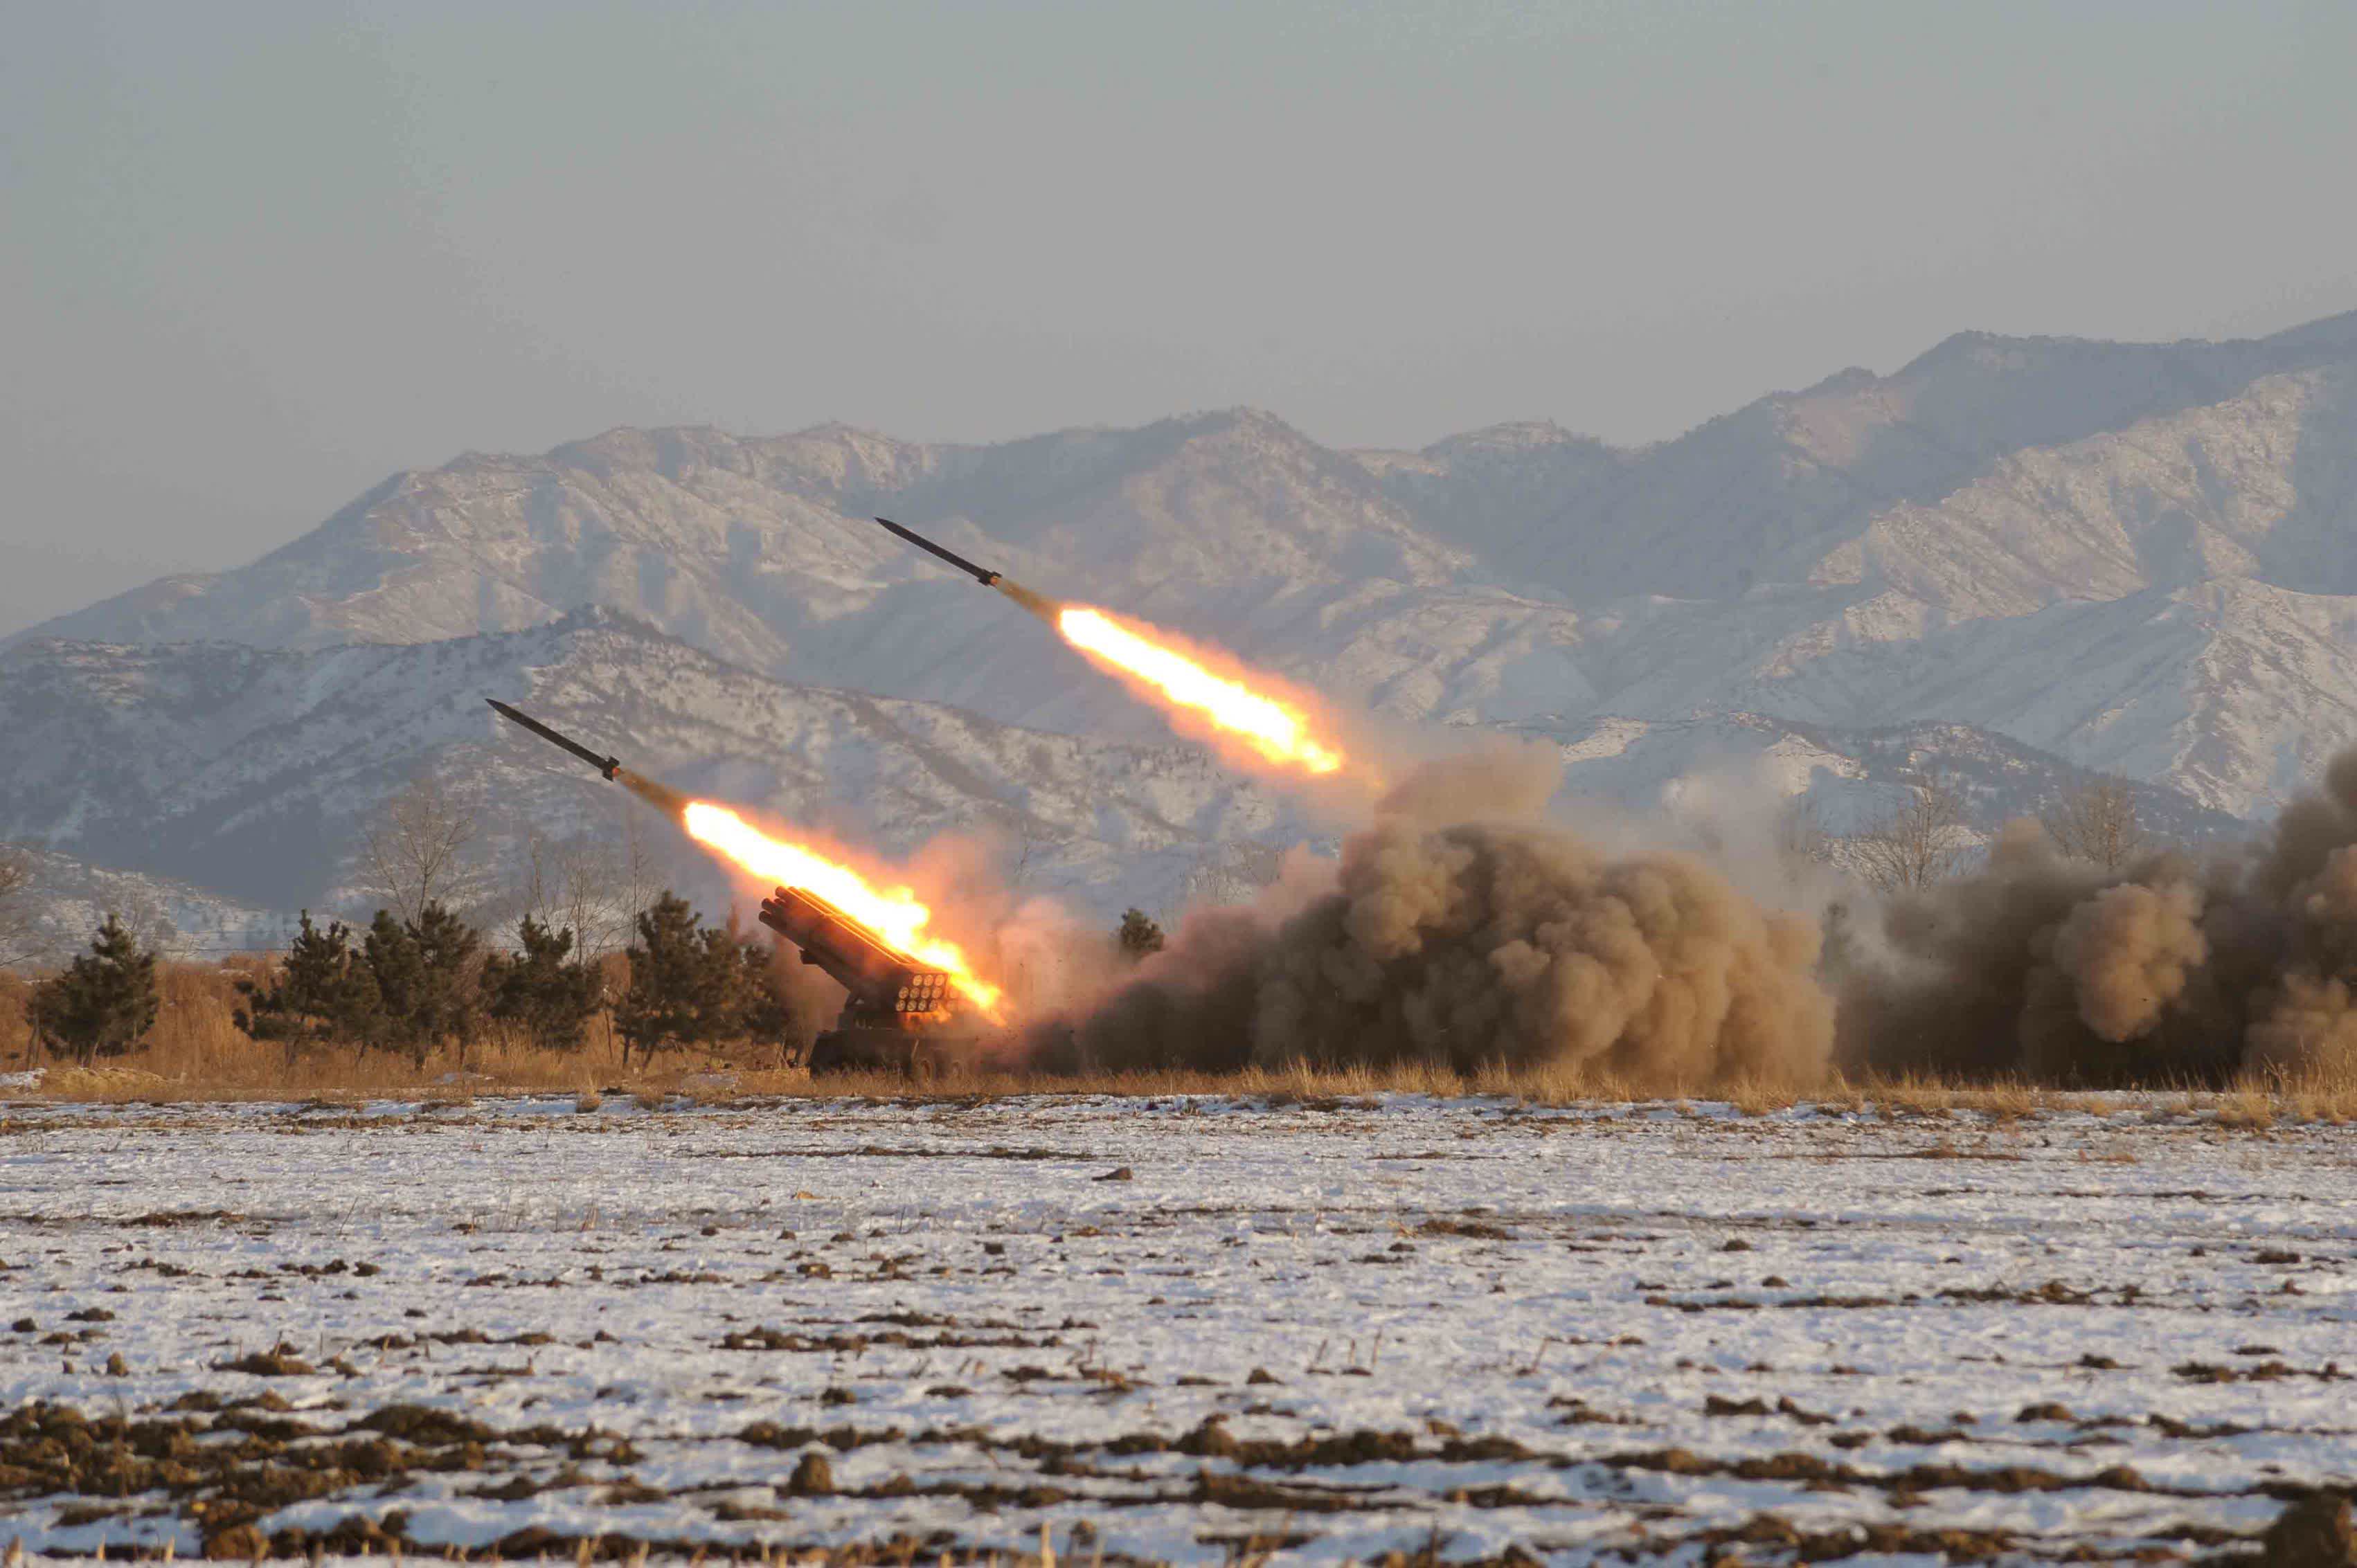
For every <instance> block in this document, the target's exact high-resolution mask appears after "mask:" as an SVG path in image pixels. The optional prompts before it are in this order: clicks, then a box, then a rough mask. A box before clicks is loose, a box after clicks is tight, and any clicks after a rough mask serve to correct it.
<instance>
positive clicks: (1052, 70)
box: [0, 0, 2357, 632]
mask: <svg viewBox="0 0 2357 1568" xmlns="http://www.w3.org/2000/svg"><path fill="white" fill-rule="evenodd" d="M0 29H4V30H0V38H5V45H0V266H5V274H0V277H5V288H0V363H5V375H0V474H5V480H6V485H5V493H0V509H5V510H0V632H5V631H6V630H9V629H13V628H16V627H18V626H21V625H23V624H26V623H28V622H30V621H32V620H34V619H37V618H40V617H42V616H45V615H48V614H50V613H54V612H56V611H58V610H61V609H65V608H70V607H76V606H78V605H79V604H81V602H83V601H85V600H88V599H90V598H92V597H95V596H98V595H99V594H101V593H104V592H112V591H113V590H116V589H119V588H123V587H127V586H130V585H134V584H135V583H138V582H141V581H144V580H145V579H147V578H149V577H151V576H154V575H158V574H160V573H163V572H167V571H176V570H185V569H189V568H200V567H201V568H210V567H218V566H225V565H230V564H236V563H238V562H241V561H242V560H245V559H248V558H250V557H251V556H253V555H254V554H256V553H260V552H261V551H263V550H264V549H266V548H268V547H270V546H273V545H274V544H277V543H280V542H284V541H285V540H286V539H289V538H291V537H293V536H294V535H296V533H298V532H301V531H302V530H303V529H305V528H306V527H307V526H309V525H310V524H312V523H314V522H316V521H318V520H319V519H321V518H323V517H325V516H326V515H327V514H328V512H330V511H332V510H335V509H336V508H337V507H339V506H340V505H341V504H342V503H343V502H344V501H346V500H347V499H350V497H351V496H352V495H353V494H355V493H356V492H358V491H359V490H360V489H362V488H364V487H365V486H367V485H369V484H371V483H373V482H374V481H375V480H377V479H379V478H382V477H383V476H384V475H385V474H387V473H389V472H391V471H393V469H395V468H399V467H413V466H430V465H434V464H438V463H441V462H443V461H445V460H447V459H448V458H449V457H451V456H454V455H456V454H457V452H459V451H461V450H464V449H467V448H469V447H473V448H481V449H491V450H516V449H538V448H542V447H545V446H550V445H553V444H554V443H556V442H558V441H561V440H565V439H568V438H571V437H575V436H579V435H588V434H591V433H594V432H596V431H597V430H601V429H604V428H606V427H608V426H610V425H615V424H663V423H682V422H705V423H711V424H719V425H722V426H724V427H726V428H728V429H732V430H737V431H743V432H763V433H766V432H774V431H780V430H787V429H792V428H796V427H799V426H802V425H806V424H814V423H816V422H819V421H821V420H825V419H831V418H839V419H844V420H848V421H851V422H854V423H856V424H866V425H873V426H877V427H879V428H882V429H885V430H888V431H890V432H893V433H895V434H898V435H910V436H920V437H931V438H949V439H967V440H978V439H989V438H995V437H1002V436H1008V435H1019V434H1025V433H1029V432H1033V431H1038V430H1041V429H1046V428H1050V427H1053V426H1058V425H1065V424H1126V423H1135V422H1139V421H1144V420H1146V419H1150V418H1154V417H1156V416H1157V415H1160V414H1164V413H1175V412H1179V411H1182V410H1187V409H1191V408H1203V407H1212V406H1220V405H1225V404H1231V403H1252V404H1256V405H1259V406H1263V407H1266V408H1270V409H1273V410H1275V411H1276V412H1277V413H1281V414H1282V415H1284V416H1285V417H1286V418H1288V419H1290V420H1292V421H1293V422H1294V423H1296V424H1298V425H1300V426H1301V427H1302V428H1303V429H1305V430H1307V431H1308V433H1309V434H1311V435H1314V436H1317V437H1318V438H1319V439H1321V440H1326V441H1330V442H1341V443H1348V444H1352V445H1422V444H1424V443H1425V442H1427V441H1430V440H1432V439H1435V438H1437V437H1438V436H1440V435H1446V434H1448V433H1449V432H1451V431H1455V430H1460V429H1465V428H1469V427H1471V426H1475V425H1479V424H1488V423H1491V422H1493V421H1497V420H1501V419H1510V418H1524V417H1548V418H1553V419H1556V420H1559V421H1561V422H1562V423H1564V424H1568V425H1571V426H1573V427H1575V428H1578V429H1582V430H1587V431H1592V432H1595V433H1597V434H1599V435H1605V436H1608V437H1610V438H1612V439H1615V440H1622V441H1637V440H1646V439H1652V438H1655V437H1659V436H1663V435H1672V434H1674V433H1676V432H1677V431H1679V430H1680V429H1682V428H1684V427H1686V426H1688V425H1690V424H1694V423H1695V422H1696V421H1699V420H1701V419H1704V418H1706V417H1708V416H1710V415H1712V414H1714V413H1720V412H1723V411H1725V410H1726V409H1727V408H1730V407H1732V406H1734V405H1736V404H1738V403H1742V402H1744V401H1746V400H1748V399H1749V398H1751V397H1753V396H1756V395H1758V394H1759V393H1760V392H1764V391H1768V390H1770V389H1772V388H1776V387H1788V386H1798V385H1803V384H1806V383H1808V382H1810V381H1815V380H1817V379H1819V378H1820V377H1822V376H1824V375H1826V374H1828V373H1830V372H1832V371H1835V370H1838V369H1840V368H1842V367H1844V366H1846V365H1850V364H1864V365H1867V366H1870V367H1873V368H1875V369H1877V370H1889V369H1891V368H1893V367H1895V366H1896V365H1898V364H1900V363H1901V362H1903V361H1904V360H1907V359H1909V358H1910V357H1912V356H1913V355H1914V354H1915V353H1917V352H1919V351H1921V349H1924V348H1927V347H1929V346H1930V345H1931V344H1932V342H1934V341H1935V340H1937V339H1938V338H1943V337H1944V336H1946V335H1947V334H1948V333H1950V332H1953V331H1955V330H1958V329H1962V328H1987V329H1991V330H1996V331H2005V332H2056V333H2071V334H2077V335H2082V336H2092V337H2125V338H2168V337H2179V336H2188V335H2199V336H2217V335H2226V334H2242V333H2257V332H2264V331H2268V330H2272V329H2274V328H2279V327H2283V326H2287V325H2290V324H2292V323H2294V322H2297V321H2300V320H2304V319H2308V318H2309V317H2316V316H2321V315H2326V314H2329V313H2331V312H2334V311H2338V310H2345V309H2349V308H2352V307H2357V203H2352V201H2351V200H2350V199H2349V188H2350V183H2349V182H2350V170H2351V167H2352V161H2353V160H2357V94H2352V92H2351V91H2350V88H2349V71H2350V68H2351V63H2352V60H2357V5H2350V4H2347V3H2345V0H2320V3H2319V4H2314V5H2247V4H2246V5H2212V4H2201V5H2194V4H2169V3H2165V0H2121V3H2117V4H2102V3H2093V0H2080V3H2073V4H2061V3H2053V4H2039V5H2002V4H1990V3H1986V0H1983V3H1978V4H1973V5H1912V4H1902V3H1899V0H1863V3H1859V4H1831V3H1828V4H1813V5H1793V4H1782V5H1756V4H1749V3H1745V4H1738V5H1680V4H1667V3H1656V4H1644V5H1555V6H1547V5H1534V4H1531V3H1529V0H1523V3H1519V4H1512V5H1477V4H1438V3H1433V0H1396V3H1392V4H1375V3H1362V4H1340V3H1335V4H1287V3H1285V0H1246V3H1241V4H1232V5H1231V4H1221V3H1217V0H1186V3H1183V4H1171V5H1159V4H1113V3H1104V0H1099V3H1091V4H1048V3H1036V0H1026V3H1016V0H1006V3H996V4H982V3H968V4H955V5H915V4H888V3H883V0H868V3H866V4H845V5H834V4H825V5H818V4H813V5H784V4H780V5H743V6H739V5H704V6H686V5H663V6H656V5H631V6H626V5H585V4H576V3H565V4H553V3H552V4H543V5H533V4H504V5H480V4H471V3H470V4H463V5H426V4H417V3H410V4H403V5H350V6H345V5H329V4H325V3H322V0H299V3H294V4H286V5H251V4H232V3H224V0H207V3H206V4H202V5H188V4H182V3H178V0H175V3H172V4H161V5H108V4H91V3H76V4H60V3H55V0H41V3H39V4H21V3H16V0H0Z"/></svg>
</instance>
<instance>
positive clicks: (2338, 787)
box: [1841, 752, 2357, 1084]
mask: <svg viewBox="0 0 2357 1568" xmlns="http://www.w3.org/2000/svg"><path fill="white" fill-rule="evenodd" d="M1884 935H1885V936H1886V938H1887V939H1888V941H1889V949H1890V958H1889V961H1887V962H1885V963H1882V964H1879V965H1877V966H1873V967H1869V968H1867V969H1864V970H1862V971H1860V972H1857V974H1855V975H1853V976H1852V977H1851V979H1850V982H1849V983H1848V984H1847V986H1846V988H1845V990H1844V993H1843V996H1842V1012H1841V1038H1842V1056H1843V1058H1844V1059H1845V1060H1846V1061H1847V1062H1849V1063H1851V1064H1854V1065H1856V1066H1859V1067H1863V1068H1867V1069H1875V1070H1881V1071H1902V1070H1917V1071H1935V1072H1953V1073H1966V1074H1975V1075H1980V1074H1996V1073H2007V1074H2019V1075H2022V1076H2026V1077H2029V1078H2032V1079H2039V1080H2041V1081H2047V1082H2061V1083H2090V1084H2120V1083H2165V1082H2215V1081H2218V1080H2220V1079H2224V1078H2227V1077H2230V1076H2232V1075H2233V1073H2234V1072H2236V1071H2237V1070H2239V1069H2265V1070H2275V1071H2282V1072H2290V1073H2299V1072H2304V1071H2309V1070H2312V1069H2345V1068H2347V1067H2350V1066H2352V1065H2357V1002H2352V995H2351V981H2352V978H2357V752H2348V753H2344V754H2342V755H2341V756H2340V757H2335V758H2334V759H2333V761H2332V762H2331V764H2330V766H2329V767H2328V768H2326V771H2325V780H2324V789H2322V790H2321V791H2320V792H2319V793H2317V794H2313V795H2309V796H2306V797H2303V798H2302V799H2301V800H2298V801H2296V802H2294V804H2293V805H2292V806H2291V807H2290V808H2289V809H2288V810H2287V811H2285V812H2284V814H2283V816H2282V817H2281V818H2280V819H2279V820H2278V821H2277V822H2276V826H2275V829H2274V831H2273V832H2271V833H2270V834H2269V835H2268V837H2267V839H2266V841H2265V842H2264V843H2261V844H2260V845H2259V846H2257V847H2256V848H2255V849H2254V850H2251V851H2248V852H2245V853H2243V854H2229V855H2222V856H2217V857H2214V858H2212V860H2211V861H2209V862H2208V863H2207V864H2196V863H2195V862H2193V861H2192V860H2190V859H2189V858H2187V857H2185V856H2183V855H2179V854H2156V855H2152V856H2149V857H2147V858H2146V859H2145V860H2143V861H2141V862H2138V863H2136V864H2135V865H2130V866H2128V867H2126V869H2125V870H2123V871H2121V872H2119V873H2115V874H2114V873H2104V872H2101V871H2098V870H2095V869H2093V867H2091V866H2088V865H2085V864H2083V863H2080V862H2073V861H2070V860H2067V859H2065V858H2063V857H2062V856H2061V854H2059V853H2058V852H2057V851H2056V850H2055V849H2054V847H2053V845H2052V843H2051V842H2050V840H2049V839H2048V838H2047V837H2046V835H2045V834H2044V833H2043V832H2042V831H2040V829H2039V827H2038V825H2037V824H2036V823H2033V822H2016V823H2013V824H2011V825H2009V826H2008V827H2007V829H2006V830H2005V831H2004V832H2002V833H2001V834H2000V835H1999V836H1998V839H1997V842H1996V845H1995V846H1994V848H1993V849H1992V850H1991V852H1990V854H1989V861H1988V865H1987V866H1986V868H1985V869H1984V870H1982V871H1980V872H1978V873H1976V874H1975V875H1971V876H1968V877H1964V878H1962V879H1960V880H1957V881H1953V882H1949V883H1944V884H1941V885H1939V886H1933V887H1931V888H1927V889H1924V890H1922V891H1921V892H1918V893H1914V894H1911V895H1908V896H1904V897H1900V898H1898V899H1897V900H1895V901H1894V902H1893V903H1892V905H1891V906H1890V907H1889V910H1888V911H1887V914H1886V918H1885V921H1884Z"/></svg>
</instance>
